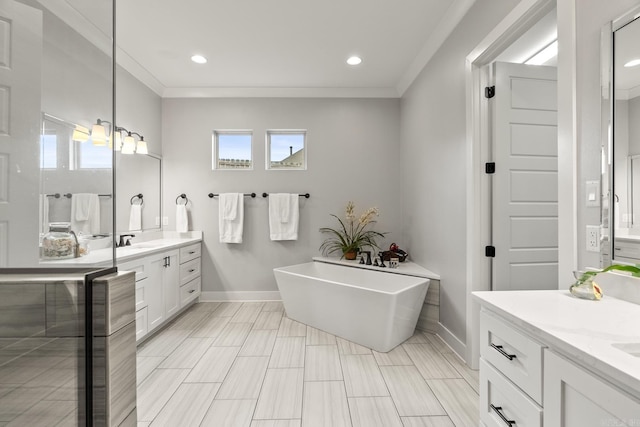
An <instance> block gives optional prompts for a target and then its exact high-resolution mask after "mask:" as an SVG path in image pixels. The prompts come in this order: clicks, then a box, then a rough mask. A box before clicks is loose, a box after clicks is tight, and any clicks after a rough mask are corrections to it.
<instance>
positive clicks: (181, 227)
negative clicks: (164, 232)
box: [176, 205, 189, 233]
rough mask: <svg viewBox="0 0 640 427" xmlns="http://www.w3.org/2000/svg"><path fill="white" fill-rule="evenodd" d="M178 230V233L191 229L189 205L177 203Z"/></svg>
mask: <svg viewBox="0 0 640 427" xmlns="http://www.w3.org/2000/svg"><path fill="white" fill-rule="evenodd" d="M176 231H177V232H178V233H186V232H187V231H189V217H188V216H187V205H176Z"/></svg>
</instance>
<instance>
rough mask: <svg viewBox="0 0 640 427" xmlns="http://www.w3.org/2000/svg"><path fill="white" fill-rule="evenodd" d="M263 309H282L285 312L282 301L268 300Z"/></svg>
mask: <svg viewBox="0 0 640 427" xmlns="http://www.w3.org/2000/svg"><path fill="white" fill-rule="evenodd" d="M262 311H280V312H282V313H284V305H283V304H282V301H267V302H265V303H264V305H263V306H262Z"/></svg>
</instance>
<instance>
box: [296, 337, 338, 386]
mask: <svg viewBox="0 0 640 427" xmlns="http://www.w3.org/2000/svg"><path fill="white" fill-rule="evenodd" d="M342 378H343V377H342V368H341V366H340V356H339V355H338V348H337V347H336V346H335V345H311V346H308V347H307V351H306V355H305V362H304V380H305V381H342Z"/></svg>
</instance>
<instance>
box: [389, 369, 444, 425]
mask: <svg viewBox="0 0 640 427" xmlns="http://www.w3.org/2000/svg"><path fill="white" fill-rule="evenodd" d="M380 371H382V376H383V377H384V380H385V382H386V383H387V387H388V388H389V392H390V393H391V398H392V399H393V402H394V403H395V405H396V408H397V409H398V413H399V414H400V416H403V417H411V416H422V415H447V413H446V412H445V410H444V409H443V408H442V406H441V405H440V403H439V402H438V399H436V397H435V395H434V394H433V392H432V391H431V389H430V388H429V386H428V385H427V383H426V382H425V380H424V378H422V376H421V375H420V372H418V369H417V368H416V367H415V366H381V367H380Z"/></svg>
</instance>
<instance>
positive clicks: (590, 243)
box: [587, 225, 600, 252]
mask: <svg viewBox="0 0 640 427" xmlns="http://www.w3.org/2000/svg"><path fill="white" fill-rule="evenodd" d="M587 251H588V252H600V226H599V225H587Z"/></svg>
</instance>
